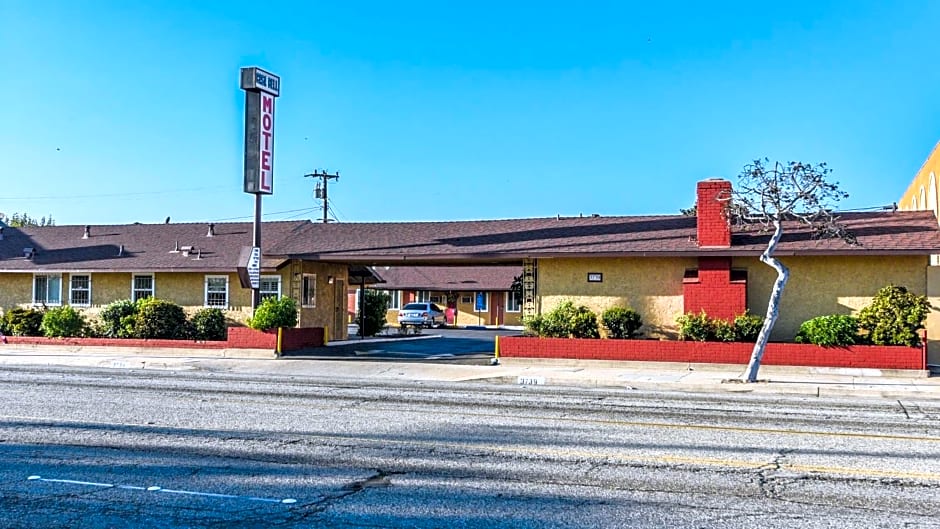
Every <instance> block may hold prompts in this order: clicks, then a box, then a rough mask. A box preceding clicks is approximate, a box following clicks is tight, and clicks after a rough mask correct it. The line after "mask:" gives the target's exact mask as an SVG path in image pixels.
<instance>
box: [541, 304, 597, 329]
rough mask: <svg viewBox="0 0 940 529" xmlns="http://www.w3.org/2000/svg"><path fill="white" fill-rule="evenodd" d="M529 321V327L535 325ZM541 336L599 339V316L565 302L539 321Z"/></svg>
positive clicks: (583, 307)
mask: <svg viewBox="0 0 940 529" xmlns="http://www.w3.org/2000/svg"><path fill="white" fill-rule="evenodd" d="M533 323H535V322H533V320H532V319H530V320H529V325H530V326H532V325H533ZM536 324H537V326H538V333H539V336H544V337H547V338H599V337H600V334H599V332H598V329H597V315H596V314H594V313H593V312H591V309H589V308H587V307H585V306H583V305H580V306H575V304H574V303H573V302H571V301H563V302H562V303H561V304H560V305H558V306H557V307H555V308H554V309H553V310H551V311H549V312H547V313H546V314H544V315H542V316H541V317H540V318H539V320H537V323H536Z"/></svg>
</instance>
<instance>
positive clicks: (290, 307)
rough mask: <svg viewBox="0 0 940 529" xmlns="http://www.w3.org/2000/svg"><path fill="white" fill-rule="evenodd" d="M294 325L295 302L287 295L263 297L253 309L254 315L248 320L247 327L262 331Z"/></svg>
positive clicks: (295, 318)
mask: <svg viewBox="0 0 940 529" xmlns="http://www.w3.org/2000/svg"><path fill="white" fill-rule="evenodd" d="M295 325H297V302H295V301H294V300H293V299H292V298H288V297H283V298H278V299H275V298H267V299H265V300H264V301H262V302H261V304H260V305H258V308H256V309H255V314H254V316H252V317H251V319H249V320H248V326H249V327H251V328H252V329H258V330H262V331H266V330H268V329H277V328H278V327H294V326H295Z"/></svg>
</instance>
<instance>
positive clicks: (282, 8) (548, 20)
mask: <svg viewBox="0 0 940 529" xmlns="http://www.w3.org/2000/svg"><path fill="white" fill-rule="evenodd" d="M506 4H512V5H510V6H508V7H507V5H506ZM936 20H940V3H938V2H934V1H931V0H924V1H920V2H903V1H899V2H868V1H846V2H816V1H806V2H801V1H793V2H772V3H771V2H753V1H749V2H710V3H702V2H625V1H624V2H579V3H551V2H514V3H507V2H485V1H480V2H463V3H457V2H453V3H450V2H400V3H398V2H374V3H373V2H367V1H363V2H316V1H305V2H296V3H291V2H286V3H275V2H242V1H235V0H229V1H220V2H189V1H186V2H182V1H181V2H176V1H169V0H167V1H154V2H146V3H145V2H98V1H92V0H89V1H84V2H74V1H62V2H52V1H43V0H32V1H27V0H22V1H21V0H0V67H2V68H3V72H4V73H3V75H2V77H0V78H2V79H3V80H4V82H3V83H0V85H2V86H0V98H2V100H3V101H4V102H5V105H4V111H3V113H2V114H3V119H2V121H0V123H2V124H3V126H2V127H0V159H2V160H3V163H2V164H0V212H5V213H7V214H10V213H13V212H27V213H29V214H30V215H32V216H37V217H38V216H42V215H49V214H51V215H52V216H53V217H54V218H55V219H56V221H57V223H59V224H88V223H126V222H135V221H137V222H163V220H164V218H165V217H167V216H170V217H171V218H172V219H173V220H174V221H203V220H226V219H230V220H239V218H245V219H248V218H250V216H251V215H252V205H253V198H252V196H251V195H247V194H245V193H244V192H243V191H242V164H243V162H242V156H243V126H244V114H243V113H244V95H243V93H242V92H241V91H240V90H239V88H238V69H239V67H241V66H251V65H257V66H261V67H263V68H265V69H267V70H269V71H272V72H274V73H276V74H279V75H280V76H281V78H282V94H281V97H280V99H278V102H277V115H276V124H275V129H276V139H275V162H274V167H275V181H274V186H275V193H274V195H272V196H268V197H265V199H264V212H265V214H266V215H265V219H267V220H276V219H288V218H314V219H316V218H319V216H320V212H319V211H318V210H317V209H316V208H317V207H318V204H319V203H318V202H317V201H315V200H314V198H313V196H312V195H313V184H314V182H313V181H312V180H311V179H309V178H304V177H303V175H304V174H305V173H309V172H311V171H312V170H313V169H317V168H321V169H324V168H325V169H328V170H331V171H333V170H339V171H340V173H341V178H340V179H339V181H338V182H335V183H331V186H330V199H331V202H332V206H333V212H334V214H335V216H336V217H337V218H338V219H339V220H341V221H344V222H353V221H382V220H463V219H489V218H512V217H529V216H554V215H556V214H561V215H577V214H579V213H584V214H590V213H600V214H603V215H629V214H672V213H676V212H678V210H679V208H683V207H688V206H689V205H691V204H692V202H693V200H694V186H695V182H696V181H697V180H700V179H703V178H708V177H715V176H721V177H726V178H729V179H731V180H732V181H734V180H735V177H736V176H737V174H738V172H739V171H740V170H741V167H742V166H743V165H744V164H745V163H747V162H748V161H750V160H752V159H754V158H756V157H765V156H766V157H770V158H771V159H782V160H796V159H799V160H803V161H813V162H818V161H826V162H828V163H829V165H830V167H831V168H832V169H834V171H835V172H834V178H835V179H836V180H838V181H839V182H840V183H841V184H842V187H843V189H844V190H846V191H847V192H848V193H849V194H850V198H849V199H848V200H847V201H845V202H843V204H842V205H843V207H844V208H848V209H850V208H864V207H872V206H879V205H883V204H887V203H891V202H893V201H895V200H897V199H898V198H899V197H900V195H901V193H902V192H903V191H904V189H905V188H906V186H907V184H908V183H909V182H910V180H911V179H912V178H913V176H914V173H915V172H916V171H917V169H918V168H919V167H920V165H921V164H922V163H923V161H924V160H925V159H926V157H927V155H928V154H929V152H930V150H931V149H932V148H933V146H934V144H935V143H936V142H937V141H938V140H940V91H938V87H940V69H938V68H936V67H935V58H936V57H937V52H938V51H940V36H938V35H937V32H936V30H935V28H934V26H935V21H936Z"/></svg>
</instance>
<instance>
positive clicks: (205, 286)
mask: <svg viewBox="0 0 940 529" xmlns="http://www.w3.org/2000/svg"><path fill="white" fill-rule="evenodd" d="M213 279H222V280H224V281H225V292H224V294H225V301H224V302H223V303H222V304H221V305H218V304H212V305H210V304H209V281H211V280H213ZM202 292H203V305H204V306H206V307H210V308H213V309H227V308H228V276H227V275H207V276H206V279H205V281H204V282H203V287H202ZM212 293H213V294H218V293H219V292H216V291H213V292H212Z"/></svg>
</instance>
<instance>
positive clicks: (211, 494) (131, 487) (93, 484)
mask: <svg viewBox="0 0 940 529" xmlns="http://www.w3.org/2000/svg"><path fill="white" fill-rule="evenodd" d="M26 480H27V481H44V482H46V483H66V484H69V485H86V486H89V487H104V488H118V489H124V490H138V491H145V492H166V493H168V494H185V495H188V496H202V497H206V498H221V499H226V500H248V501H263V502H265V503H284V504H291V503H297V500H295V499H294V498H284V499H281V500H279V499H276V498H259V497H257V496H236V495H234V494H219V493H216V492H197V491H192V490H175V489H165V488H163V487H157V486H155V485H154V486H150V487H146V488H145V487H136V486H134V485H113V484H111V483H96V482H94V481H76V480H73V479H52V478H44V477H42V476H35V475H33V476H29V477H27V478H26Z"/></svg>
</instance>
